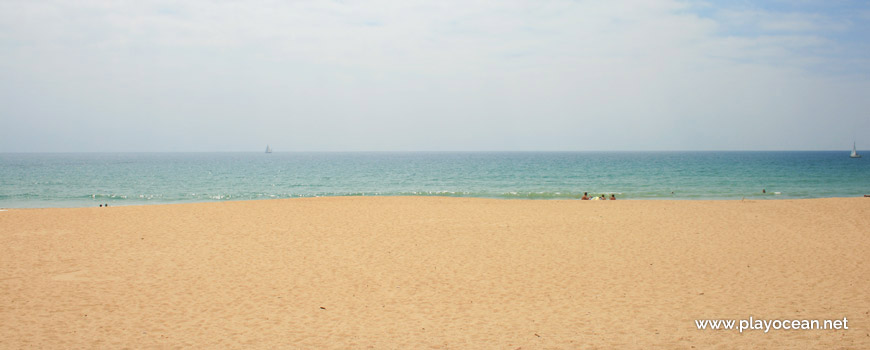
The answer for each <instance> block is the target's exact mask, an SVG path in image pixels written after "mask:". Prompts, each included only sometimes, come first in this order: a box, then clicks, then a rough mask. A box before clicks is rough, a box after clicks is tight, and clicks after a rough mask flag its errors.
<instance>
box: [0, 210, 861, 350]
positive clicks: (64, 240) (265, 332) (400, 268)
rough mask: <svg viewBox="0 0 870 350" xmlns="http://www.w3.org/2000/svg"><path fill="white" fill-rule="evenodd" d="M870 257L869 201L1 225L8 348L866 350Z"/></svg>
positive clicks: (158, 216)
mask: <svg viewBox="0 0 870 350" xmlns="http://www.w3.org/2000/svg"><path fill="white" fill-rule="evenodd" d="M868 257H870V198H845V199H836V198H834V199H808V200H760V201H739V200H738V201H657V200H655V201H653V200H650V201H630V200H617V201H568V200H551V201H544V200H540V201H535V200H494V199H477V198H438V197H426V198H422V197H332V198H310V199H287V200H264V201H244V202H220V203H197V204H173V205H150V206H128V207H109V208H96V207H94V208H74V209H9V210H7V211H3V212H0V348H5V349H12V348H54V349H61V348H63V349H66V348H125V347H127V348H177V347H190V348H287V349H294V348H299V349H327V348H329V349H366V348H373V349H426V348H430V349H579V348H582V349H613V348H666V349H692V348H697V349H711V348H712V349H734V348H745V349H752V348H766V349H771V348H815V349H860V348H865V349H866V348H870V264H868V262H867V261H866V260H867V258H868ZM749 317H753V318H755V319H764V320H804V319H807V320H813V319H818V320H828V319H830V320H837V319H839V320H842V319H843V318H844V317H845V318H847V319H848V328H849V329H847V330H846V329H841V330H770V331H769V332H767V333H765V332H764V331H763V330H745V331H743V332H742V333H741V332H738V331H737V330H710V329H707V330H699V329H698V328H697V326H696V322H695V320H699V319H734V320H741V319H748V318H749Z"/></svg>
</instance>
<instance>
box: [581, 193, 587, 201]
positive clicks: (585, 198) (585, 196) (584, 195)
mask: <svg viewBox="0 0 870 350" xmlns="http://www.w3.org/2000/svg"><path fill="white" fill-rule="evenodd" d="M580 200H584V201H588V200H589V193H588V192H583V198H580Z"/></svg>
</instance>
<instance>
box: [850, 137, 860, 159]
mask: <svg viewBox="0 0 870 350" xmlns="http://www.w3.org/2000/svg"><path fill="white" fill-rule="evenodd" d="M849 158H861V155H860V154H858V150H857V149H855V142H854V141H852V154H850V155H849Z"/></svg>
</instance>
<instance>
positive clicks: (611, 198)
mask: <svg viewBox="0 0 870 350" xmlns="http://www.w3.org/2000/svg"><path fill="white" fill-rule="evenodd" d="M610 200H612V201H615V200H616V195H614V194H612V193H611V194H610Z"/></svg>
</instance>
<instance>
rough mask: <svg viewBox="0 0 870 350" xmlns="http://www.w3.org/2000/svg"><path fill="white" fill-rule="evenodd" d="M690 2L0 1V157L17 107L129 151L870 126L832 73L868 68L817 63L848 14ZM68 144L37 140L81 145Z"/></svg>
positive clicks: (686, 145)
mask: <svg viewBox="0 0 870 350" xmlns="http://www.w3.org/2000/svg"><path fill="white" fill-rule="evenodd" d="M695 8H696V5H695V4H687V3H683V2H678V1H633V2H583V1H581V2H574V1H544V2H527V1H505V2H488V1H463V2H421V1H408V2H392V1H367V2H355V1H347V2H333V1H312V2H271V1H258V2H218V1H189V2H184V3H181V4H177V3H160V2H147V1H146V2H102V1H94V2H75V3H69V2H29V1H27V2H15V1H7V2H3V3H0V48H2V49H0V77H3V78H6V79H4V82H0V92H4V95H6V96H7V97H6V98H7V101H0V102H3V103H2V105H3V106H0V118H2V119H3V120H2V121H3V122H4V124H7V125H10V124H11V125H12V127H11V128H8V129H7V131H6V134H2V135H0V136H3V137H2V139H4V140H0V151H2V150H16V149H17V148H16V147H20V146H18V145H19V144H20V142H21V141H22V140H21V139H22V138H25V136H26V137H27V138H30V139H32V138H39V137H44V135H43V131H44V129H40V128H37V127H36V125H34V124H32V123H25V122H23V121H21V120H22V118H24V117H25V116H26V117H27V118H36V120H41V121H42V123H41V124H38V125H58V129H57V130H56V131H54V132H53V135H58V134H59V135H64V133H65V132H67V131H68V132H70V133H73V132H76V133H79V134H81V133H82V132H83V131H84V130H77V127H76V125H82V127H81V128H88V130H95V132H97V133H102V134H105V135H108V136H106V137H107V141H106V142H107V143H111V142H114V143H123V144H125V145H128V147H129V148H130V149H131V150H135V149H147V150H165V149H196V150H210V149H214V150H232V149H245V148H246V147H248V146H247V145H251V144H253V145H254V146H257V147H260V146H259V144H260V143H262V142H263V141H261V140H262V139H269V140H272V141H270V142H271V143H272V144H274V145H275V146H277V147H280V148H281V149H285V150H286V149H298V150H421V149H429V150H451V149H452V150H457V149H484V150H492V149H496V150H497V149H505V150H512V149H696V148H719V149H743V148H759V149H780V148H787V147H798V148H806V149H813V148H828V147H833V146H834V145H835V144H836V142H837V138H838V137H839V136H837V135H836V134H837V133H840V132H842V131H844V130H849V129H850V127H849V126H848V125H852V127H851V128H855V125H856V124H857V125H858V128H859V129H860V128H864V129H860V130H864V131H863V132H870V125H867V123H866V122H865V123H864V124H861V120H862V119H859V118H860V117H859V113H860V111H861V110H862V109H863V110H866V108H867V107H868V102H865V101H864V99H861V98H856V97H855V96H854V94H852V93H851V92H852V91H860V89H866V87H867V85H868V84H867V77H866V76H852V75H849V74H848V73H843V72H849V71H850V70H852V68H850V67H858V68H866V64H867V62H866V60H860V59H857V60H856V58H855V57H852V56H842V53H841V54H840V56H837V55H832V54H831V53H837V52H838V50H839V49H841V47H842V45H843V44H842V43H840V42H838V41H837V40H835V39H832V38H831V37H830V36H829V35H828V34H829V33H831V32H838V33H839V32H843V31H848V30H850V28H851V27H850V26H849V24H848V22H847V21H838V20H836V19H831V18H829V17H827V16H823V15H818V14H797V13H787V14H776V13H771V12H760V11H757V10H756V11H744V12H737V11H731V10H728V11H720V12H717V13H716V15H714V16H700V15H696V14H694V13H693V10H694V9H695ZM841 22H842V23H844V24H842V25H840V23H841ZM838 25H839V27H838ZM735 28H738V29H741V31H740V32H735V31H734V30H735ZM825 66H836V67H838V68H837V69H835V70H836V71H837V72H839V73H838V74H839V75H836V76H833V77H832V76H829V74H830V72H829V71H825V70H818V67H825ZM856 89H857V90H856ZM46 106H55V107H50V108H49V107H46ZM819 113H835V114H836V115H834V116H833V117H829V116H826V117H825V118H833V120H831V119H825V120H828V121H829V122H825V123H820V122H818V120H822V119H814V118H822V117H820V116H819ZM70 121H73V122H70ZM841 124H842V125H841ZM783 125H789V126H788V128H787V129H788V130H789V132H788V133H785V134H783V133H777V134H773V135H771V134H768V133H764V132H763V130H764V129H771V128H777V129H782V127H783ZM758 126H762V127H758ZM44 128H51V126H48V127H44ZM178 130H184V132H183V133H181V132H179V131H178ZM819 130H823V132H828V133H830V134H831V136H825V137H816V136H818V135H817V133H818V132H819ZM46 134H47V133H46ZM133 135H147V136H148V137H147V138H144V139H141V140H139V139H137V138H136V137H131V136H133ZM182 135H183V136H182ZM408 135H413V136H408ZM720 135H732V136H734V137H723V136H720ZM738 135H743V136H740V137H737V136H738ZM868 137H870V135H868ZM62 139H63V138H62ZM66 140H67V141H65V142H66V143H65V144H63V145H58V144H52V143H51V142H50V141H49V142H43V143H41V144H47V145H52V147H53V148H59V147H72V148H76V147H79V148H83V147H82V146H80V144H77V141H76V140H75V138H74V137H67V138H66ZM793 140H798V141H793ZM279 141H280V142H284V144H283V145H282V144H281V143H280V142H279ZM26 144H33V143H32V142H27V143H26ZM89 147H90V146H89ZM197 147H201V148H203V149H200V148H197ZM85 148H86V147H85Z"/></svg>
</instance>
